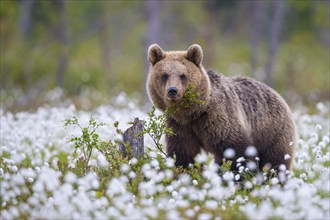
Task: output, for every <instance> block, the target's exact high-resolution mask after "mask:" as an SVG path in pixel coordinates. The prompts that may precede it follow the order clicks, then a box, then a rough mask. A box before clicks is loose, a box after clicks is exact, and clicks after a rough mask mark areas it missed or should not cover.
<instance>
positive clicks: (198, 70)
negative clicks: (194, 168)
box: [147, 44, 295, 171]
mask: <svg viewBox="0 0 330 220" xmlns="http://www.w3.org/2000/svg"><path fill="white" fill-rule="evenodd" d="M148 59H149V61H150V63H151V66H150V70H149V74H148V79H147V92H148V95H149V97H150V99H151V100H152V102H153V104H154V105H155V106H156V107H157V108H159V109H160V110H162V111H166V110H167V109H172V110H173V109H175V110H174V111H169V112H168V113H167V114H166V119H167V127H168V128H172V130H173V132H174V135H166V146H167V154H168V156H169V157H173V156H174V155H176V162H175V163H176V166H183V167H187V166H188V165H189V164H190V163H194V158H195V156H196V155H197V154H198V153H200V152H201V150H202V149H204V150H205V151H206V152H210V153H212V154H213V155H214V158H215V161H216V162H217V163H218V164H219V165H221V164H222V162H223V158H224V152H225V150H226V149H228V148H232V149H233V150H235V156H234V158H232V159H233V162H232V166H231V170H233V171H234V170H237V168H236V159H237V158H239V157H245V158H246V155H245V151H246V149H247V148H248V147H249V146H254V147H255V148H256V150H257V156H258V157H259V169H261V168H263V167H264V165H267V166H268V167H269V166H270V167H272V168H274V169H278V167H279V166H280V165H281V164H284V165H286V169H290V168H291V161H292V157H293V153H294V144H295V124H294V121H293V119H292V115H291V111H290V109H289V107H288V105H287V104H286V102H285V101H284V99H283V98H282V97H281V96H280V95H279V94H278V93H276V92H275V91H274V90H273V89H271V88H270V87H268V86H266V85H265V84H263V83H261V82H258V81H256V80H254V79H251V78H247V77H225V76H223V75H220V74H217V73H215V72H213V71H205V69H204V67H203V65H202V60H203V51H202V48H201V47H200V46H199V45H197V44H194V45H192V46H190V47H189V48H188V50H187V51H167V52H165V51H164V50H162V49H161V48H160V47H159V46H158V45H157V44H153V45H151V46H150V47H149V50H148ZM191 90H193V92H194V93H193V92H191ZM188 92H189V93H190V94H197V98H198V102H197V101H196V100H193V99H189V98H188V99H187V98H186V97H187V95H186V94H187V93H188Z"/></svg>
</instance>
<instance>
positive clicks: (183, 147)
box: [165, 120, 201, 168]
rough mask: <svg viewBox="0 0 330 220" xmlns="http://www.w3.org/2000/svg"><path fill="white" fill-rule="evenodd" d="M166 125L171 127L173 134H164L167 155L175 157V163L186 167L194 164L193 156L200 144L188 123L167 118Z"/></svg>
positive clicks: (199, 148) (199, 149) (198, 151)
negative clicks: (184, 123) (180, 123)
mask: <svg viewBox="0 0 330 220" xmlns="http://www.w3.org/2000/svg"><path fill="white" fill-rule="evenodd" d="M167 126H168V127H169V128H172V131H173V132H174V135H171V136H169V135H166V139H165V140H166V147H167V156H168V157H172V158H173V157H174V155H175V157H176V161H175V165H176V166H182V167H184V168H186V167H188V166H189V164H194V158H195V156H196V155H197V154H198V153H200V151H201V146H200V143H199V141H198V139H197V138H196V137H195V135H194V132H193V130H192V128H191V126H189V125H185V126H184V125H179V124H177V123H176V122H175V121H174V120H168V124H167Z"/></svg>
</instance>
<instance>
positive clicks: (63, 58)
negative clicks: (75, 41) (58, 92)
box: [56, 0, 68, 88]
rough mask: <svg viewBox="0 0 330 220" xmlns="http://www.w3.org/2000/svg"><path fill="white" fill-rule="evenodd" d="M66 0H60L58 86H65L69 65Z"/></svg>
mask: <svg viewBox="0 0 330 220" xmlns="http://www.w3.org/2000/svg"><path fill="white" fill-rule="evenodd" d="M66 4H67V2H66V1H65V0H58V6H59V26H58V40H59V42H60V44H61V49H60V54H59V64H58V69H57V73H56V84H57V86H59V87H61V88H63V87H64V76H65V72H66V70H67V66H68V51H67V50H68V20H67V11H66Z"/></svg>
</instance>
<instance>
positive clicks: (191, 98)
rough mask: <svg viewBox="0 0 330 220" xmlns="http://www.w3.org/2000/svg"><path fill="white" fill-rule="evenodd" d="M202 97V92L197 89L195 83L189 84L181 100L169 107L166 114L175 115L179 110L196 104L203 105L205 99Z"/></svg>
mask: <svg viewBox="0 0 330 220" xmlns="http://www.w3.org/2000/svg"><path fill="white" fill-rule="evenodd" d="M200 97H201V94H200V92H199V91H197V90H196V87H195V86H194V85H191V84H189V85H188V87H187V89H186V91H185V93H184V94H183V97H182V99H181V100H180V102H178V103H175V104H173V105H172V106H170V107H168V108H167V109H166V111H165V112H164V116H165V115H175V114H176V113H177V112H180V111H183V110H182V109H187V108H191V107H193V106H195V105H197V106H200V105H203V104H204V103H205V101H204V100H202V99H201V98H200Z"/></svg>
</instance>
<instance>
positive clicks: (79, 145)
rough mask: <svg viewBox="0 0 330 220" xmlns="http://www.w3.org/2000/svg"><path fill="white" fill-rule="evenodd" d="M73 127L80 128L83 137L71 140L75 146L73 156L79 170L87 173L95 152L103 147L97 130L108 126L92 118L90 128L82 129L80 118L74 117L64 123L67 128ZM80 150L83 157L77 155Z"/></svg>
mask: <svg viewBox="0 0 330 220" xmlns="http://www.w3.org/2000/svg"><path fill="white" fill-rule="evenodd" d="M71 125H75V126H78V127H79V128H80V130H81V136H79V137H71V138H70V140H69V142H71V143H73V144H74V148H75V150H74V151H73V154H72V159H73V160H76V165H77V167H78V169H80V170H84V171H85V173H86V172H87V170H88V163H89V160H90V158H91V156H92V152H93V150H94V149H98V150H100V149H101V148H100V147H101V146H103V145H102V144H101V141H100V139H99V134H98V133H96V130H97V128H99V127H100V126H104V125H106V124H105V123H102V122H97V121H96V120H95V119H94V118H93V117H91V118H90V119H89V122H88V126H87V127H81V125H80V124H79V121H78V118H77V117H76V116H73V117H72V118H68V119H66V120H65V123H64V126H65V128H67V127H68V126H71ZM103 147H104V146H103ZM78 150H80V151H81V152H82V155H81V156H80V155H78V154H77V151H78Z"/></svg>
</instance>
